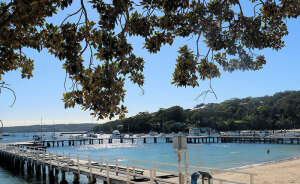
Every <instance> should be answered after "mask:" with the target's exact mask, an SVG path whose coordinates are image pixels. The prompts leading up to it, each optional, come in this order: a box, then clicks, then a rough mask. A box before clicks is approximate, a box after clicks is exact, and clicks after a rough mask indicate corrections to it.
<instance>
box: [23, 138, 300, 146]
mask: <svg viewBox="0 0 300 184" xmlns="http://www.w3.org/2000/svg"><path fill="white" fill-rule="evenodd" d="M186 138H187V143H194V144H195V143H277V144H300V137H261V136H187V137H186ZM148 139H153V143H157V142H158V139H164V141H163V142H166V143H172V142H173V141H172V140H173V137H172V136H164V137H158V136H151V137H150V136H148V137H128V138H81V139H57V140H40V141H36V142H27V143H26V144H28V145H32V146H33V145H34V144H36V145H40V146H44V147H59V146H74V145H86V144H103V143H104V142H106V143H109V144H112V143H113V142H119V143H125V142H131V143H134V142H137V141H140V142H143V143H147V142H149V140H148ZM151 142H152V141H151ZM24 146H25V145H24Z"/></svg>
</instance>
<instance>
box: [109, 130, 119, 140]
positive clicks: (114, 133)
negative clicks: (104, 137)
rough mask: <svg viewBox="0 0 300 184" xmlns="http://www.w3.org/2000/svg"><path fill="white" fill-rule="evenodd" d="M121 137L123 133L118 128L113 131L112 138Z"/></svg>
mask: <svg viewBox="0 0 300 184" xmlns="http://www.w3.org/2000/svg"><path fill="white" fill-rule="evenodd" d="M120 137H121V134H120V132H119V131H118V130H114V131H113V132H112V135H111V138H120Z"/></svg>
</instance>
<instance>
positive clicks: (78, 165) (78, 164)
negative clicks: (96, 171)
mask: <svg viewBox="0 0 300 184" xmlns="http://www.w3.org/2000/svg"><path fill="white" fill-rule="evenodd" d="M77 167H78V178H80V163H79V155H78V153H77Z"/></svg>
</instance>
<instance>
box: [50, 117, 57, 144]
mask: <svg viewBox="0 0 300 184" xmlns="http://www.w3.org/2000/svg"><path fill="white" fill-rule="evenodd" d="M53 127H54V118H53ZM53 129H54V131H53V132H52V134H51V139H52V140H57V136H56V134H55V128H53Z"/></svg>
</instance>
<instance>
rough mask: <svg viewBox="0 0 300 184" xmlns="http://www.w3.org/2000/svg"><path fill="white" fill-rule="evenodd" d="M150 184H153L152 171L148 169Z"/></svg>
mask: <svg viewBox="0 0 300 184" xmlns="http://www.w3.org/2000/svg"><path fill="white" fill-rule="evenodd" d="M150 184H153V177H152V169H150Z"/></svg>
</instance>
